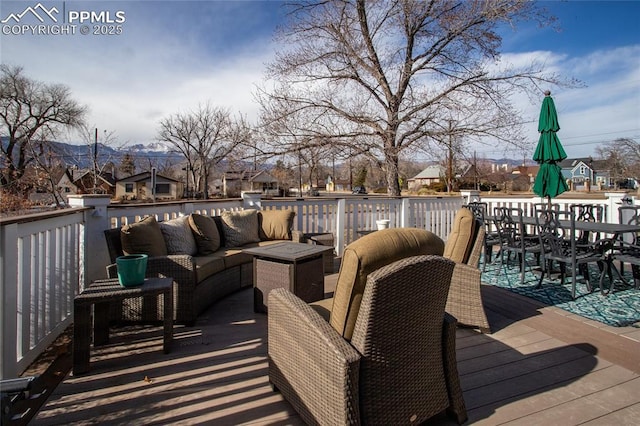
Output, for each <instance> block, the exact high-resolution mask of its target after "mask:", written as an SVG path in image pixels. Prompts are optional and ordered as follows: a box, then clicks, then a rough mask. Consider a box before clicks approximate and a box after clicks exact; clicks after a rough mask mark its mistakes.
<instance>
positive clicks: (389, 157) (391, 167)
mask: <svg viewBox="0 0 640 426" xmlns="http://www.w3.org/2000/svg"><path fill="white" fill-rule="evenodd" d="M385 151H386V152H385V158H384V163H385V167H386V169H387V194H388V195H390V196H392V197H399V196H400V179H399V176H400V173H399V171H398V170H399V169H398V152H397V150H396V148H395V147H391V148H387V149H386V150H385Z"/></svg>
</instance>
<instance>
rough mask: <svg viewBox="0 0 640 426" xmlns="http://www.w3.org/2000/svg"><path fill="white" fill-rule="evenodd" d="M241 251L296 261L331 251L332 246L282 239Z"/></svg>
mask: <svg viewBox="0 0 640 426" xmlns="http://www.w3.org/2000/svg"><path fill="white" fill-rule="evenodd" d="M242 251H243V252H244V253H248V254H251V255H253V256H256V257H260V258H265V259H277V260H286V261H290V262H297V261H299V260H304V259H308V258H313V257H319V256H321V255H322V254H323V253H325V252H328V251H333V247H330V246H320V245H312V244H303V243H294V242H287V241H283V242H280V243H274V244H269V245H266V246H261V247H252V248H248V249H244V250H242Z"/></svg>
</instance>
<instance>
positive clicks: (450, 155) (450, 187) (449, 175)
mask: <svg viewBox="0 0 640 426" xmlns="http://www.w3.org/2000/svg"><path fill="white" fill-rule="evenodd" d="M448 133H449V144H448V145H449V146H448V151H449V152H448V154H447V192H451V191H453V124H452V120H449V131H448Z"/></svg>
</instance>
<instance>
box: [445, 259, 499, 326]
mask: <svg viewBox="0 0 640 426" xmlns="http://www.w3.org/2000/svg"><path fill="white" fill-rule="evenodd" d="M481 275H482V273H481V271H480V269H478V268H476V267H473V266H470V265H467V264H464V263H456V266H455V268H454V270H453V275H452V276H451V286H450V287H449V297H448V298H447V307H446V310H447V312H448V313H450V314H451V315H453V316H454V317H456V319H457V320H458V322H459V323H460V324H464V325H466V326H473V327H478V328H479V329H480V330H481V331H482V332H483V333H488V332H490V327H489V321H488V320H487V315H486V313H485V311H484V306H483V303H482V293H481V287H480V284H481Z"/></svg>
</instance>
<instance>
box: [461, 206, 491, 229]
mask: <svg viewBox="0 0 640 426" xmlns="http://www.w3.org/2000/svg"><path fill="white" fill-rule="evenodd" d="M462 207H464V208H467V209H469V210H471V212H473V215H474V216H475V217H476V219H478V220H479V221H480V222H481V223H482V224H483V225H484V224H485V222H486V221H487V219H486V218H487V208H488V206H487V203H483V202H481V201H472V202H470V203H468V204H465V205H464V206H462Z"/></svg>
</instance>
